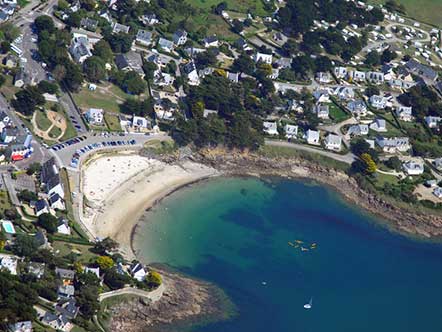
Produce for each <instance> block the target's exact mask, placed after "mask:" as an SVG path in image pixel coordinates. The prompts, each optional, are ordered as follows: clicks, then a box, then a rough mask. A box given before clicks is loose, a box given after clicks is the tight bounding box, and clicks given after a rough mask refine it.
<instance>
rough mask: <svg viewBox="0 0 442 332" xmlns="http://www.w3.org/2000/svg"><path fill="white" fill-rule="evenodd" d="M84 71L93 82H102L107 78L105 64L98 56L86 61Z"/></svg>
mask: <svg viewBox="0 0 442 332" xmlns="http://www.w3.org/2000/svg"><path fill="white" fill-rule="evenodd" d="M83 71H84V73H85V74H86V77H87V78H88V80H89V81H91V82H100V81H101V80H103V79H105V78H106V68H105V63H104V61H103V60H102V59H100V58H99V57H97V56H91V57H89V58H87V59H86V60H85V61H84V63H83Z"/></svg>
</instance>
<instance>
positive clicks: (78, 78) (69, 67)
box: [63, 61, 83, 91]
mask: <svg viewBox="0 0 442 332" xmlns="http://www.w3.org/2000/svg"><path fill="white" fill-rule="evenodd" d="M64 67H65V69H66V74H65V75H64V78H63V83H64V84H65V85H66V87H67V88H68V89H69V90H70V91H75V90H77V89H78V88H79V87H80V85H81V83H82V82H83V74H82V73H81V70H80V67H79V66H78V65H77V64H75V63H73V62H72V61H68V62H67V63H66V64H65V65H64Z"/></svg>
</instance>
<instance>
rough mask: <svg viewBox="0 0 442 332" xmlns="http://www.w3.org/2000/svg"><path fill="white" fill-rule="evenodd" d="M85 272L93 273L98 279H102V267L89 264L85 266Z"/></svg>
mask: <svg viewBox="0 0 442 332" xmlns="http://www.w3.org/2000/svg"><path fill="white" fill-rule="evenodd" d="M84 273H92V274H93V275H95V276H96V277H97V278H98V279H100V268H99V267H88V266H86V267H85V268H84Z"/></svg>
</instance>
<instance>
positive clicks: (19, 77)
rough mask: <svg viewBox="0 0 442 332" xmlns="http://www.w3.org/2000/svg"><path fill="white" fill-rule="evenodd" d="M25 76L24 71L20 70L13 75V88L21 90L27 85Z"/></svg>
mask: <svg viewBox="0 0 442 332" xmlns="http://www.w3.org/2000/svg"><path fill="white" fill-rule="evenodd" d="M27 81H28V80H27V75H26V73H25V71H24V70H23V69H22V68H20V69H19V70H18V71H17V73H16V74H15V75H14V86H16V87H17V88H22V87H23V86H24V85H25V84H26V83H27Z"/></svg>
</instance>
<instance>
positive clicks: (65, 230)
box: [57, 218, 71, 235]
mask: <svg viewBox="0 0 442 332" xmlns="http://www.w3.org/2000/svg"><path fill="white" fill-rule="evenodd" d="M57 233H60V234H64V235H71V228H70V227H69V222H68V221H67V220H66V219H64V218H59V219H58V225H57Z"/></svg>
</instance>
